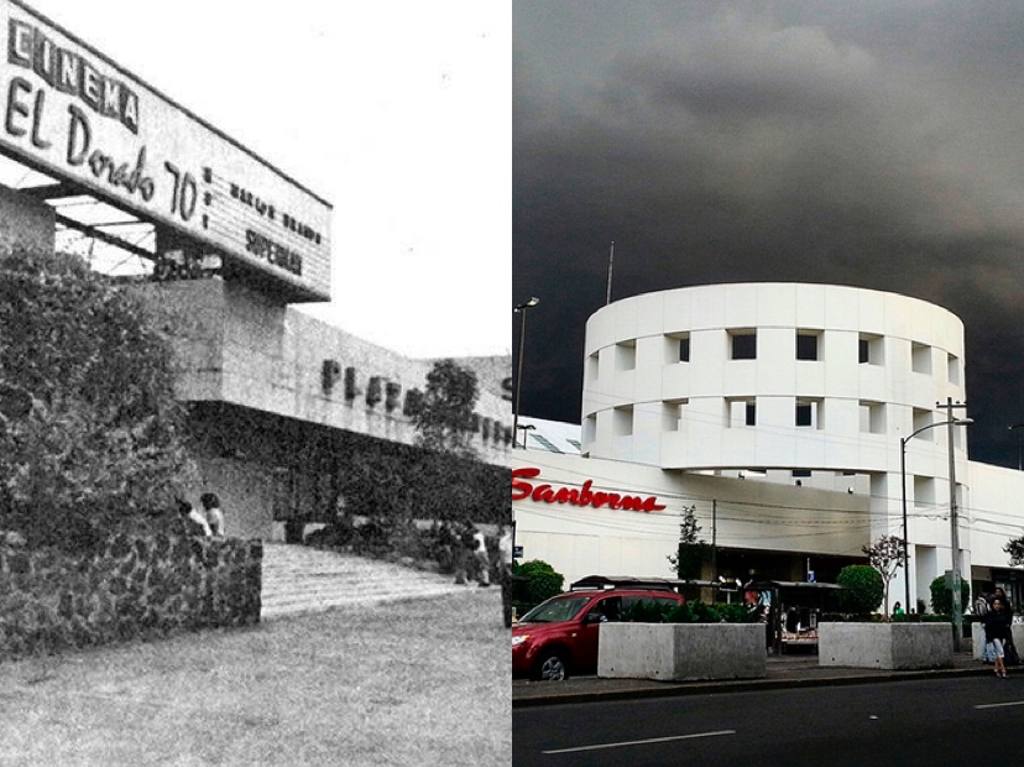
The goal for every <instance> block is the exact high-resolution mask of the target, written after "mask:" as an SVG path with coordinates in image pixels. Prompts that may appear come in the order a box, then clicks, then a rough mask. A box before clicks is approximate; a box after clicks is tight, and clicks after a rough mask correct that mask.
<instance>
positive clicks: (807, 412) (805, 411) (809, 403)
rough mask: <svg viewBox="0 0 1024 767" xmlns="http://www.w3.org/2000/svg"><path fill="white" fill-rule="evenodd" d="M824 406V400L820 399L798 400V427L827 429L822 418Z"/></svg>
mask: <svg viewBox="0 0 1024 767" xmlns="http://www.w3.org/2000/svg"><path fill="white" fill-rule="evenodd" d="M824 406H825V403H824V400H822V399H820V398H814V399H798V400H797V401H796V417H795V423H796V425H797V426H799V427H809V428H812V429H823V428H825V424H824V422H823V420H824V419H823V418H822V413H823V410H824Z"/></svg>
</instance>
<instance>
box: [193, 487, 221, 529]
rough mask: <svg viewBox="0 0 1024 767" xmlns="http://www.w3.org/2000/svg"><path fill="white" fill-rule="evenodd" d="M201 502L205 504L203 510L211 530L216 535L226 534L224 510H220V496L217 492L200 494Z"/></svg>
mask: <svg viewBox="0 0 1024 767" xmlns="http://www.w3.org/2000/svg"><path fill="white" fill-rule="evenodd" d="M199 502H200V503H201V504H203V511H204V512H206V521H207V522H208V523H209V525H210V531H211V532H212V533H213V535H214V536H216V537H218V538H222V537H223V536H224V512H222V511H221V510H220V498H218V497H217V494H216V493H203V494H202V495H201V496H199Z"/></svg>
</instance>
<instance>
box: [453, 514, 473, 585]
mask: <svg viewBox="0 0 1024 767" xmlns="http://www.w3.org/2000/svg"><path fill="white" fill-rule="evenodd" d="M472 547H473V528H472V526H471V525H469V524H468V523H466V522H463V523H462V528H461V529H460V530H459V531H458V534H457V535H456V536H455V541H454V543H453V544H452V562H453V564H454V567H455V583H457V584H458V585H460V586H464V585H465V584H466V577H467V575H468V574H469V573H468V570H469V554H470V551H471V550H472Z"/></svg>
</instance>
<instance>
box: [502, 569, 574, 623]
mask: <svg viewBox="0 0 1024 767" xmlns="http://www.w3.org/2000/svg"><path fill="white" fill-rule="evenodd" d="M512 574H513V576H514V577H515V581H514V582H513V592H512V602H513V603H514V604H515V605H516V610H517V612H518V613H519V614H520V615H522V614H523V613H524V612H525V611H526V610H528V609H530V608H532V607H534V606H536V605H539V604H540V603H541V602H543V601H544V600H545V599H550V598H551V597H553V596H555V595H556V594H561V593H562V583H563V582H564V581H565V576H564V575H562V574H561V573H558V572H555V569H554V568H553V567H552V566H551V565H549V564H548V563H547V562H545V561H543V560H541V559H531V560H530V561H528V562H523V563H522V564H521V565H517V566H515V567H514V569H513V571H512Z"/></svg>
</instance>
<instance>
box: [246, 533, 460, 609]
mask: <svg viewBox="0 0 1024 767" xmlns="http://www.w3.org/2000/svg"><path fill="white" fill-rule="evenodd" d="M467 588H469V587H467V586H460V585H456V584H455V583H453V582H452V578H451V576H450V575H437V574H434V573H425V572H421V571H417V570H410V569H407V568H404V567H401V566H399V565H396V564H393V563H390V562H380V561H378V560H374V559H367V558H364V557H359V556H356V555H354V554H342V553H336V552H330V551H323V550H318V549H312V548H309V547H306V546H300V545H295V544H267V545H265V546H264V563H263V590H262V594H261V602H262V610H261V617H262V618H263V619H272V618H279V617H284V616H288V615H297V614H301V613H307V612H320V611H323V610H327V609H330V608H332V607H343V606H350V605H374V604H382V603H386V602H389V601H397V600H404V599H422V598H432V597H437V596H443V595H445V594H453V593H460V592H462V591H464V590H466V589H467Z"/></svg>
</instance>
